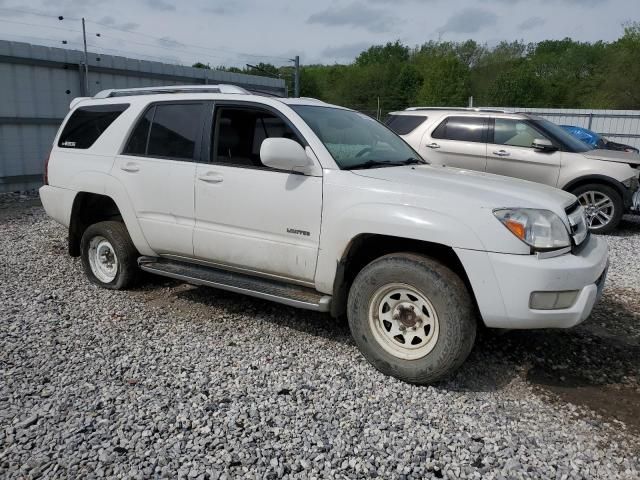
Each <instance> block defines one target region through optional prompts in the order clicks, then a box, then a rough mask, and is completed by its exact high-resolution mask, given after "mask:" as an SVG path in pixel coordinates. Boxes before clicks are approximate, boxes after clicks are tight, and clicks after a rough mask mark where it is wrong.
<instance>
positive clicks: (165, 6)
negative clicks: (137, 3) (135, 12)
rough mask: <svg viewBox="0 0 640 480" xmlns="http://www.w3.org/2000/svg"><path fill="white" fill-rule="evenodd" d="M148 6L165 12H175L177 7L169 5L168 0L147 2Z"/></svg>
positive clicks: (147, 0) (149, 0)
mask: <svg viewBox="0 0 640 480" xmlns="http://www.w3.org/2000/svg"><path fill="white" fill-rule="evenodd" d="M146 2H147V5H149V6H150V7H152V8H154V9H156V10H163V11H165V12H169V11H174V10H175V9H176V6H175V5H173V4H171V3H169V2H168V1H167V0H146Z"/></svg>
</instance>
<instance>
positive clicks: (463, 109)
mask: <svg viewBox="0 0 640 480" xmlns="http://www.w3.org/2000/svg"><path fill="white" fill-rule="evenodd" d="M422 110H453V111H456V112H488V113H513V112H511V111H509V110H501V109H498V108H475V107H468V108H467V107H409V108H406V109H405V111H409V112H418V111H422Z"/></svg>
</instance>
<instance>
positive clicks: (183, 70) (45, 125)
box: [0, 40, 286, 193]
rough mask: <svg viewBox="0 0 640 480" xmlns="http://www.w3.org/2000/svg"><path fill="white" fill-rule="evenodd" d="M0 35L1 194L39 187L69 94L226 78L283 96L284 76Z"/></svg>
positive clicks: (215, 80)
mask: <svg viewBox="0 0 640 480" xmlns="http://www.w3.org/2000/svg"><path fill="white" fill-rule="evenodd" d="M88 58H89V61H88V64H89V92H86V91H85V78H84V68H83V59H84V54H83V53H82V52H81V51H78V50H66V49H61V48H51V47H43V46H38V45H30V44H28V43H20V42H9V41H4V40H0V193H1V192H8V191H15V190H25V189H29V188H35V187H38V186H39V185H40V183H41V177H42V170H43V166H44V160H45V157H46V156H47V155H48V153H49V149H50V148H51V143H52V141H53V137H54V136H55V133H56V131H57V129H58V126H59V125H60V123H61V122H62V119H63V118H64V116H65V115H66V113H67V112H68V111H69V102H70V101H71V100H72V99H73V98H74V97H84V96H91V95H94V94H95V93H97V92H98V91H100V90H104V89H107V88H133V87H147V86H157V85H178V84H209V83H228V84H234V85H239V86H241V87H244V88H247V89H250V90H259V91H264V92H268V93H274V94H278V95H286V86H285V82H284V80H281V79H275V78H269V77H258V76H254V75H244V74H238V73H229V72H221V71H217V70H206V69H199V68H192V67H183V66H180V65H171V64H166V63H160V62H150V61H145V60H136V59H133V58H126V57H118V56H111V55H102V54H96V53H89V57H88Z"/></svg>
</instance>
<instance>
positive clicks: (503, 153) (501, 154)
mask: <svg viewBox="0 0 640 480" xmlns="http://www.w3.org/2000/svg"><path fill="white" fill-rule="evenodd" d="M493 154H494V155H497V156H498V157H508V156H509V155H511V154H510V153H509V152H507V151H506V150H498V151H497V152H493Z"/></svg>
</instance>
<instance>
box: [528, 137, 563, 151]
mask: <svg viewBox="0 0 640 480" xmlns="http://www.w3.org/2000/svg"><path fill="white" fill-rule="evenodd" d="M531 146H532V147H533V148H535V149H536V150H542V151H544V152H555V151H556V150H558V148H557V147H556V146H555V145H554V144H553V143H551V140H547V139H546V138H536V139H534V140H533V143H532V144H531Z"/></svg>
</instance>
